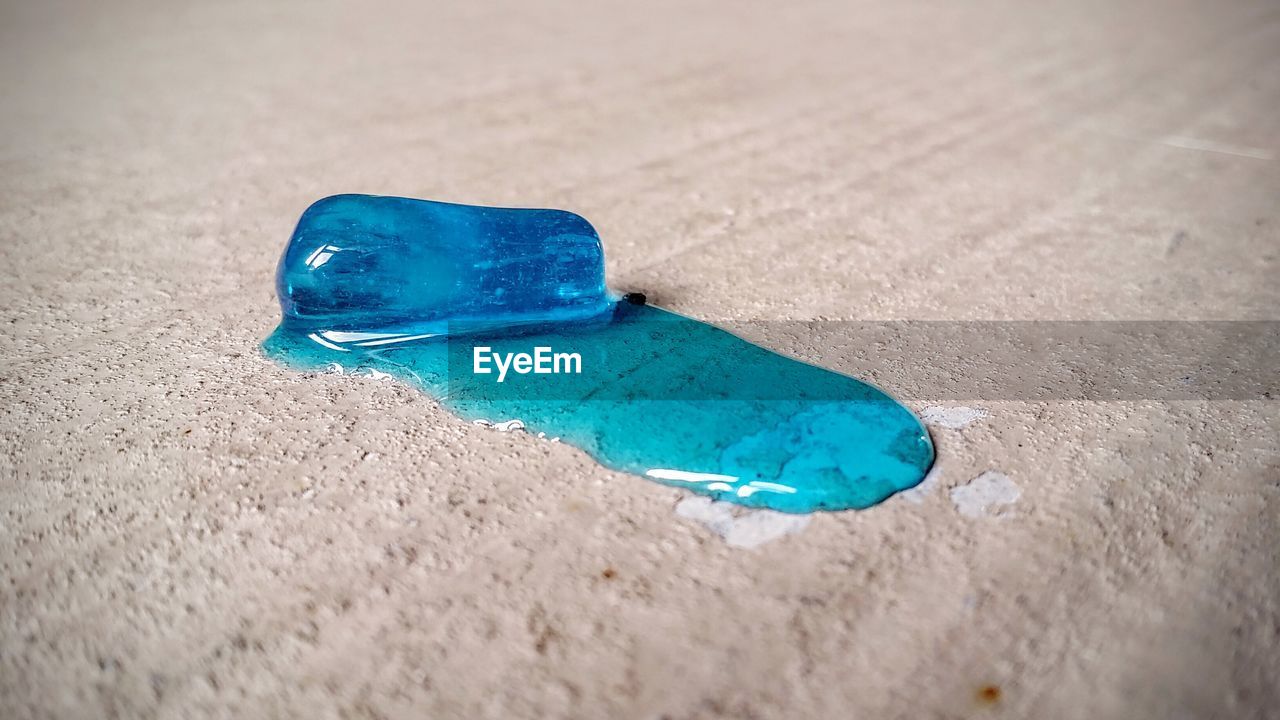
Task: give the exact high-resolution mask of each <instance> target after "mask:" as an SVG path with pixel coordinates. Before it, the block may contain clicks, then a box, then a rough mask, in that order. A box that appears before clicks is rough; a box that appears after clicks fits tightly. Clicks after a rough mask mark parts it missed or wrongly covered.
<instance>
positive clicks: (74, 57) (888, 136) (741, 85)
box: [0, 0, 1280, 720]
mask: <svg viewBox="0 0 1280 720" xmlns="http://www.w3.org/2000/svg"><path fill="white" fill-rule="evenodd" d="M1278 158H1280V7H1278V6H1277V5H1276V4H1275V3H1274V2H1209V1H1207V0H1206V1H1204V2H1184V1H1178V0H1175V1H1174V2H1155V1H1154V0H1150V1H1141V2H1134V3H1116V2H1110V1H1106V2H1103V1H1095V0H1087V1H1086V2H1057V3H1024V2H1013V1H1011V0H1010V1H1008V2H977V3H947V2H884V3H870V2H828V3H822V2H801V3H784V2H745V3H744V2H728V1H727V0H718V1H710V2H668V1H667V0H660V1H659V2H644V3H641V2H633V3H580V4H577V6H576V7H575V4H574V3H569V2H563V1H561V2H553V3H548V4H545V5H544V4H537V3H510V4H507V5H498V4H491V3H449V4H445V3H426V2H403V3H397V4H388V5H383V4H380V3H354V2H353V3H349V4H337V3H330V2H306V3H303V2H298V3H293V4H275V3H262V2H224V3H206V4H201V5H194V4H193V5H188V4H186V3H173V2H159V1H157V2H150V3H138V2H126V3H90V2H82V3H68V2H28V3H21V2H16V1H14V0H10V1H8V2H5V3H4V7H3V8H2V9H0V261H2V263H3V270H2V271H0V272H3V284H2V285H0V308H2V310H0V349H2V351H3V356H2V359H0V366H2V367H3V372H2V375H0V573H2V575H0V716H3V717H5V718H14V719H21V718H117V717H118V718H134V717H137V718H151V717H157V718H177V717H192V718H201V717H235V718H255V717H264V718H270V717H299V718H329V717H332V718H561V717H563V718H587V719H595V718H652V719H655V720H656V719H657V718H671V719H672V720H677V719H685V718H897V717H901V718H969V717H971V718H983V717H993V718H994V717H1004V718H1126V719H1127V718H1253V717H1278V716H1280V688H1278V683H1277V679H1278V678H1280V608H1278V603H1280V569H1278V566H1280V562H1278V560H1277V552H1278V550H1277V549H1278V548H1280V530H1278V529H1277V513H1278V512H1280V487H1278V484H1277V481H1278V479H1280V469H1278V464H1277V463H1278V461H1277V457H1278V444H1280V441H1278V440H1277V435H1278V434H1280V433H1277V427H1278V425H1280V407H1278V405H1277V403H1276V402H1274V401H1265V400H1251V401H1250V400H1244V401H1204V402H1189V401H1188V402H1169V401H1158V400H1132V401H1126V402H1029V401H1019V400H1017V399H1016V398H1014V399H1011V400H1009V401H1006V402H987V403H980V405H981V409H983V410H985V411H986V412H987V415H986V417H983V418H980V419H977V420H974V421H973V422H971V423H970V424H968V425H967V426H965V427H963V428H960V429H954V430H950V429H945V428H940V427H935V429H934V434H935V437H936V438H937V442H938V445H939V453H940V455H939V457H940V459H939V466H938V470H937V475H935V477H934V478H933V480H931V484H930V485H929V486H927V487H926V488H925V490H926V492H922V493H919V494H918V495H915V496H911V497H910V498H895V499H891V500H890V501H888V502H886V503H884V504H882V505H881V506H879V507H876V508H873V509H870V510H866V511H861V512H846V513H838V514H823V515H819V516H816V517H814V518H813V519H812V521H811V522H810V523H809V524H808V525H807V526H806V527H803V528H802V529H800V530H799V531H797V532H794V533H792V534H789V535H785V536H784V537H780V538H776V539H773V540H772V541H770V542H766V543H762V544H759V545H757V546H756V547H754V548H750V549H748V548H743V547H738V546H734V545H730V544H729V543H727V542H726V541H725V540H724V539H722V538H721V537H720V536H719V535H716V534H714V533H713V532H710V531H709V530H708V529H707V528H706V527H704V526H703V525H702V524H700V523H699V522H697V521H695V520H691V519H689V518H688V517H684V516H681V515H678V514H677V512H676V511H675V508H676V505H677V504H678V503H679V502H680V501H681V500H682V498H683V497H684V495H682V493H680V492H678V491H676V490H673V489H670V488H665V487H662V486H659V485H656V484H652V483H649V482H646V481H644V480H642V479H638V478H635V477H631V476H627V475H623V474H619V473H614V472H609V471H606V470H603V469H601V468H600V467H599V466H597V465H596V464H594V463H593V462H591V461H590V460H589V459H588V458H586V457H585V456H584V455H583V454H582V453H580V452H578V451H576V450H574V449H573V448H571V447H567V446H564V445H560V444H552V443H548V442H545V441H539V440H538V439H537V438H535V437H531V436H529V435H528V434H523V433H518V432H513V433H501V432H495V431H492V430H485V429H483V428H478V427H473V426H471V425H468V424H466V423H463V422H461V421H459V420H457V419H454V418H452V417H451V416H450V415H448V414H447V413H446V412H444V411H442V410H441V409H440V408H439V407H437V406H436V404H435V403H434V402H433V401H432V400H430V399H429V398H426V397H423V396H421V395H419V394H417V393H415V392H412V391H410V390H408V389H406V388H404V387H401V386H399V385H397V384H396V383H395V382H392V381H385V380H384V381H370V380H362V379H357V378H352V377H347V376H340V375H331V374H330V375H314V376H301V375H298V374H294V373H291V372H288V371H286V370H284V369H281V368H279V367H276V366H274V365H272V364H271V363H269V362H267V361H266V360H264V359H263V358H262V357H261V356H260V355H259V354H258V353H257V351H256V344H257V342H258V341H259V340H260V339H261V338H262V337H264V336H265V335H266V334H267V333H268V332H269V331H270V330H271V329H272V327H273V324H274V322H275V320H276V319H277V317H278V308H277V306H276V304H275V299H274V294H273V289H272V272H273V268H274V265H275V261H276V259H277V257H278V254H279V252H280V250H281V248H282V247H283V244H284V242H285V240H286V239H287V238H288V236H289V232H290V230H291V229H292V225H293V223H294V222H295V221H296V219H297V217H298V215H299V214H300V213H301V211H302V210H303V209H304V208H305V207H306V205H307V204H308V203H309V202H311V201H312V200H314V199H316V198H318V197H321V196H324V195H328V194H332V193H338V192H369V193H383V194H398V195H407V196H412V197H425V198H435V199H446V200H453V201H459V202H470V203H477V204H510V205H526V206H528V205H532V206H556V207H564V208H569V209H572V210H575V211H577V212H580V213H581V214H583V215H584V216H586V217H587V218H589V219H590V220H591V221H592V222H593V223H594V224H595V225H596V227H597V228H598V229H599V230H600V232H601V235H602V237H603V238H604V240H605V249H606V252H607V256H608V264H609V274H610V278H611V283H612V284H613V286H614V287H617V288H622V289H639V290H643V291H646V292H648V293H649V294H650V296H651V297H653V298H654V299H655V300H656V301H657V302H659V303H660V304H662V305H665V306H667V307H670V308H674V309H676V310H678V311H680V312H683V313H686V314H689V315H692V316H695V317H698V318H703V319H707V320H711V321H717V322H735V321H742V320H749V319H765V320H784V319H790V320H795V319H813V318H825V319H828V320H832V319H835V320H838V319H850V320H886V319H888V320H893V319H935V320H939V319H953V320H967V319H1020V320H1034V319H1076V320H1082V319H1201V320H1204V319H1218V320H1221V319H1271V320H1274V319H1277V318H1278V316H1280V282H1277V269H1280V159H1278ZM764 340H765V341H768V342H771V344H772V345H773V346H774V347H775V348H777V349H778V350H780V351H783V352H789V353H792V354H795V355H797V356H799V357H802V358H804V357H816V354H817V352H818V351H817V350H816V349H815V348H813V347H809V346H806V345H805V344H804V342H803V338H801V339H799V340H796V339H794V338H793V339H787V338H781V339H777V338H775V339H773V340H770V339H769V338H764ZM889 389H890V390H891V391H892V390H894V388H889ZM913 404H914V407H915V408H916V409H917V410H922V409H923V408H924V406H925V405H926V404H927V398H925V399H922V400H920V401H913ZM987 472H991V473H994V474H992V475H987V476H985V478H984V480H983V481H982V483H979V485H978V486H976V487H975V488H971V489H969V490H965V491H963V492H960V493H958V494H954V493H953V492H952V491H955V490H957V488H960V487H962V486H965V485H966V484H967V483H969V482H970V481H971V480H974V479H975V478H978V477H979V476H982V475H983V474H984V473H987ZM1002 477H1003V478H1007V480H1008V481H1009V482H1010V483H1012V485H1013V486H1015V487H1016V490H1017V493H1016V494H1017V497H1016V500H1014V501H1012V502H1011V503H1008V504H1004V505H999V507H994V506H993V510H992V512H994V513H995V515H994V516H993V515H991V514H988V515H983V514H981V513H978V512H976V511H971V508H970V510H967V511H966V512H968V514H965V513H962V512H960V511H959V510H958V508H957V504H956V502H953V496H954V497H956V498H959V500H960V501H965V502H972V501H973V496H974V495H975V494H976V493H981V492H985V493H993V492H995V493H1005V494H1006V495H1007V494H1009V492H1010V488H1009V487H1008V486H1007V485H1005V484H1004V483H1005V481H1004V480H1002V479H1001V478H1002ZM1002 497H1003V496H1002ZM1006 499H1007V498H1006ZM966 507H967V506H966ZM971 515H973V516H971Z"/></svg>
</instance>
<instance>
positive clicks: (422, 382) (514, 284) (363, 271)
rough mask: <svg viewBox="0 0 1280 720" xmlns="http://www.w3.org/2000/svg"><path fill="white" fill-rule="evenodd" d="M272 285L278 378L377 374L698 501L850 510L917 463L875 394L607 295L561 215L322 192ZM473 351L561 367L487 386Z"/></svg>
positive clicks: (472, 416) (895, 418) (911, 422)
mask: <svg viewBox="0 0 1280 720" xmlns="http://www.w3.org/2000/svg"><path fill="white" fill-rule="evenodd" d="M277 290H278V292H279V294H280V299H281V305H282V308H283V312H284V319H283V321H282V322H281V324H280V327H279V328H277V329H276V331H275V332H274V333H273V334H272V335H271V336H270V337H268V338H267V339H266V340H265V341H264V343H263V348H264V350H265V352H266V353H267V355H268V356H269V357H271V358H274V359H276V360H277V361H279V362H281V363H283V364H285V365H287V366H289V367H293V368H296V369H300V370H318V369H323V368H326V367H329V366H332V365H333V364H335V363H336V364H338V365H340V366H342V367H343V368H344V369H345V370H347V371H370V370H377V371H380V372H384V373H388V374H390V375H393V376H395V377H397V378H399V379H401V380H403V381H405V382H408V383H411V384H413V385H415V386H416V387H418V388H420V389H422V390H423V391H425V392H426V393H428V394H430V395H432V396H433V397H435V398H437V399H438V400H439V401H440V402H441V403H442V404H444V405H445V406H446V407H448V408H449V409H451V410H452V411H453V412H455V413H457V414H458V415H460V416H462V417H463V418H466V419H469V420H479V419H484V420H489V421H503V420H508V419H519V420H521V421H523V422H524V424H525V427H526V428H527V429H528V430H529V431H531V432H544V433H546V434H547V435H549V436H553V437H559V438H560V439H561V440H563V441H564V442H567V443H570V444H572V445H575V446H577V447H579V448H582V449H583V450H585V451H586V452H587V453H589V454H590V455H591V456H592V457H594V458H596V459H597V460H599V461H600V462H601V463H602V464H604V465H606V466H609V467H612V468H616V469H618V470H622V471H626V472H630V473H634V474H637V475H642V476H645V477H648V478H650V479H652V480H655V481H657V482H661V483H664V484H667V485H673V486H677V487H684V488H688V489H690V490H693V491H695V492H698V493H702V494H704V495H709V496H712V497H714V498H717V499H722V500H728V501H730V502H734V503H738V504H740V505H747V506H753V507H767V508H772V509H775V510H781V511H785V512H810V511H814V510H842V509H848V508H865V507H868V506H870V505H874V504H876V503H878V502H880V501H881V500H883V499H885V498H886V497H888V496H889V495H891V494H893V493H895V492H897V491H899V490H904V489H907V488H910V487H912V486H914V485H916V484H917V483H919V482H920V481H921V480H922V479H923V478H924V476H925V473H926V472H928V470H929V467H930V466H931V465H932V463H933V457H934V452H933V445H932V443H931V442H930V440H929V436H928V433H927V432H926V431H925V429H924V426H923V425H922V424H921V423H920V421H919V420H918V419H917V418H916V417H915V416H914V415H912V413H911V412H910V411H909V410H907V409H906V408H905V407H903V406H902V405H901V404H899V403H898V402H896V401H895V400H894V399H893V398H891V397H889V396H888V395H886V394H885V393H883V392H881V391H880V390H878V389H876V388H874V387H872V386H870V385H868V384H866V383H863V382H860V381H858V380H856V379H854V378H851V377H848V376H845V375H841V374H839V373H835V372H831V371H828V370H824V369H822V368H818V367H815V366H813V365H808V364H806V363H802V362H799V361H797V360H794V359H791V358H787V357H784V356H782V355H779V354H777V353H774V352H772V351H770V350H766V349H764V348H762V347H760V346H758V345H754V344H752V343H749V342H747V341H745V340H743V339H741V338H739V337H737V336H735V335H732V334H731V333H728V332H725V331H723V330H720V329H718V328H715V327H713V326H711V325H707V324H705V323H702V322H699V321H696V320H692V319H690V318H686V317H683V316H680V315H677V314H675V313H671V312H668V311H665V310H661V309H659V308H655V307H651V306H647V305H637V304H632V303H630V302H628V301H626V300H619V299H618V298H617V297H615V296H612V295H610V294H609V293H608V292H607V290H606V289H605V285H604V262H603V253H602V251H601V248H600V241H599V238H598V237H597V236H596V233H595V231H594V230H593V229H592V228H591V226H590V224H588V223H587V222H586V221H585V220H583V219H582V218H580V217H578V216H577V215H573V214H572V213H567V212H562V211H556V210H515V209H497V208H481V207H470V206H463V205H450V204H445V203H436V202H428V201H422V200H408V199H403V198H384V197H371V196H357V195H346V196H338V197H335V198H328V199H326V200H321V201H320V202H318V203H316V204H315V205H313V206H312V207H311V208H310V209H308V210H307V211H306V213H304V215H303V217H302V220H301V221H300V222H299V225H298V229H297V230H296V231H295V232H294V235H293V238H292V240H291V241H290V244H289V247H288V249H287V250H286V252H285V255H284V258H283V259H282V260H281V263H280V270H279V275H278V287H277ZM478 348H479V349H481V350H480V353H481V355H482V356H484V357H489V358H493V357H514V356H516V355H517V354H521V353H523V354H527V355H530V356H532V357H534V358H536V357H537V355H538V352H539V351H538V348H545V349H546V350H544V351H543V353H544V357H545V356H546V354H547V353H560V354H562V357H564V358H566V359H565V360H564V361H563V362H562V363H561V364H560V365H559V369H563V370H572V369H577V370H578V371H579V372H572V371H570V372H560V373H554V372H553V373H536V372H529V373H526V374H522V373H519V372H516V371H515V370H514V369H511V370H510V371H508V372H507V373H506V375H505V376H504V377H503V379H502V381H501V382H500V381H499V374H498V372H497V368H496V367H494V363H493V362H491V361H489V362H485V363H483V367H485V368H487V369H489V370H491V372H489V373H487V374H486V373H476V372H475V368H476V358H477V349H478ZM573 355H577V356H578V357H579V358H580V360H579V361H578V362H577V363H576V364H575V363H573V362H572V361H571V360H569V359H567V358H570V357H571V356H573ZM556 365H557V364H556V362H555V361H554V359H552V360H548V361H547V362H545V363H544V367H548V366H549V367H551V368H552V369H556Z"/></svg>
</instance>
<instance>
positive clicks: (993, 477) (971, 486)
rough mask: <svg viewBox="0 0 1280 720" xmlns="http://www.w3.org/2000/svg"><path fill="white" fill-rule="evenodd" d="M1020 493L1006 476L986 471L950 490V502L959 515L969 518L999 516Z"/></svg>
mask: <svg viewBox="0 0 1280 720" xmlns="http://www.w3.org/2000/svg"><path fill="white" fill-rule="evenodd" d="M1021 494H1022V491H1021V490H1019V489H1018V486H1017V485H1015V484H1014V483H1013V481H1012V480H1010V479H1009V476H1008V475H1005V474H1004V473H1001V472H996V471H995V470H988V471H986V472H984V473H982V474H981V475H979V476H978V477H976V478H974V479H972V480H970V481H969V482H967V483H965V484H964V485H961V486H959V487H954V488H951V502H953V503H955V506H956V510H959V511H960V514H961V515H964V516H966V517H971V518H978V517H986V516H988V515H999V514H1001V512H1002V510H1001V509H1002V508H1003V507H1004V506H1005V505H1011V504H1013V502H1014V501H1016V500H1017V499H1018V496H1020V495H1021Z"/></svg>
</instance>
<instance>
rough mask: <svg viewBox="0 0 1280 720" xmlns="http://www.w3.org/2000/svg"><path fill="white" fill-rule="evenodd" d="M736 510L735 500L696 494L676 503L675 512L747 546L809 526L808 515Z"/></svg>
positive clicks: (731, 542) (734, 544)
mask: <svg viewBox="0 0 1280 720" xmlns="http://www.w3.org/2000/svg"><path fill="white" fill-rule="evenodd" d="M737 509H739V508H738V506H736V505H734V504H733V503H727V502H714V501H712V500H711V498H707V497H702V496H700V495H695V496H693V497H687V498H685V499H684V500H681V501H680V502H679V503H678V504H677V505H676V515H678V516H680V517H682V518H685V519H687V520H693V521H695V522H698V523H700V524H702V525H703V526H704V527H706V528H707V529H708V530H710V531H711V532H713V533H715V534H717V535H719V536H720V537H722V538H724V541H725V542H726V543H727V544H728V545H729V546H730V547H738V548H747V549H751V548H755V547H759V546H761V545H763V544H765V543H767V542H770V541H773V540H777V539H778V538H780V537H783V536H784V535H791V534H793V533H798V532H800V531H801V530H803V529H805V528H806V527H808V526H809V520H810V517H809V516H808V515H792V514H789V513H780V512H776V511H773V510H747V511H745V512H742V513H741V514H738V515H735V514H734V510H737Z"/></svg>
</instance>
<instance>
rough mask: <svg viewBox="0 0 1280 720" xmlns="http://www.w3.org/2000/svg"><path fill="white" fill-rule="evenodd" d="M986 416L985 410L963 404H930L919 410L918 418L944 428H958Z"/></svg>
mask: <svg viewBox="0 0 1280 720" xmlns="http://www.w3.org/2000/svg"><path fill="white" fill-rule="evenodd" d="M986 416H987V411H986V410H983V409H982V408H971V407H966V406H964V405H958V406H956V407H942V406H940V405H932V406H930V407H927V408H925V409H924V410H921V411H920V419H921V420H924V421H925V423H927V424H929V425H932V426H934V427H940V428H944V429H946V430H959V429H960V428H962V427H964V426H965V425H968V424H969V423H971V422H973V421H974V420H980V419H982V418H984V417H986Z"/></svg>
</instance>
